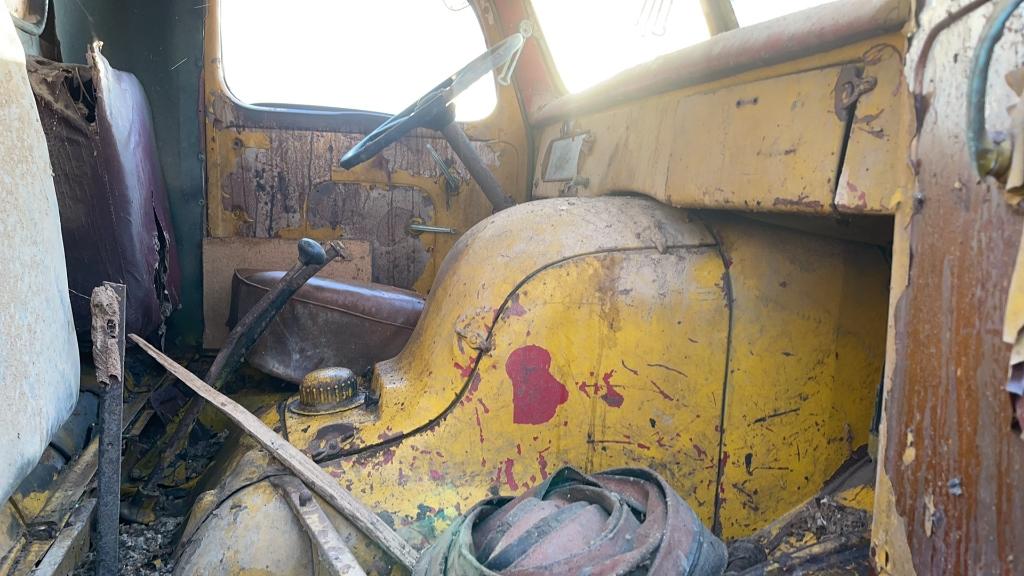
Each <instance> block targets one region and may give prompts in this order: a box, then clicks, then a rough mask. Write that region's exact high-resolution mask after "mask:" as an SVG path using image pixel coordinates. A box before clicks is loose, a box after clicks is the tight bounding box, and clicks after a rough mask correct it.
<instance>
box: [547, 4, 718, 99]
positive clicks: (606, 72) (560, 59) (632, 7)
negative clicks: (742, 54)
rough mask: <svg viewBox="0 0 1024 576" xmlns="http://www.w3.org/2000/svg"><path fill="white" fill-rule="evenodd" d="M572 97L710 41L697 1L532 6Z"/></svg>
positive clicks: (702, 13)
mask: <svg viewBox="0 0 1024 576" xmlns="http://www.w3.org/2000/svg"><path fill="white" fill-rule="evenodd" d="M533 9H534V12H535V13H536V15H537V20H538V23H539V25H540V27H541V29H542V30H543V31H544V40H545V41H546V42H547V45H548V49H549V50H550V52H551V57H552V58H553V59H554V61H555V66H556V67H557V68H558V72H559V74H560V75H561V77H562V82H563V83H564V84H565V87H566V89H567V90H568V91H569V92H579V91H581V90H584V89H586V88H589V87H591V86H593V85H594V84H597V83H599V82H601V81H602V80H606V79H608V78H610V77H612V76H614V75H615V74H616V73H618V72H621V71H623V70H625V69H627V68H631V67H633V66H636V65H637V64H641V63H643V62H647V61H648V60H653V59H654V58H656V57H658V56H660V55H662V54H667V53H669V52H675V51H676V50H679V49H680V48H684V47H686V46H689V45H691V44H696V43H697V42H700V41H701V40H705V39H707V38H708V36H709V35H708V26H707V22H705V20H704V12H703V10H702V9H701V7H700V2H698V0H675V1H673V0H533Z"/></svg>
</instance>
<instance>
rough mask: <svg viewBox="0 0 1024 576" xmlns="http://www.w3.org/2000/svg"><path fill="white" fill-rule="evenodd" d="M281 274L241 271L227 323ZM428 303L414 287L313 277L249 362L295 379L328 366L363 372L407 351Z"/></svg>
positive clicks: (248, 359) (285, 310)
mask: <svg viewBox="0 0 1024 576" xmlns="http://www.w3.org/2000/svg"><path fill="white" fill-rule="evenodd" d="M282 274H283V272H279V271H254V270H237V271H236V272H235V276H234V278H233V279H232V287H231V291H232V296H231V314H230V317H229V318H228V325H229V326H234V324H235V322H236V319H237V318H238V317H239V316H240V315H242V314H244V313H245V312H246V311H247V310H248V309H249V308H250V307H252V306H253V304H254V303H255V302H256V301H257V300H258V299H259V298H260V297H261V296H262V295H263V294H264V293H266V291H267V290H268V289H269V287H270V286H271V285H273V283H274V282H276V281H277V280H278V279H279V278H280V277H281V275H282ZM423 302H424V301H423V297H422V296H420V295H418V294H416V293H414V292H409V291H406V290H399V289H397V288H391V287H388V286H382V285H379V284H363V283H357V282H338V281H335V280H328V279H325V278H312V279H310V281H309V282H307V283H306V285H305V286H303V287H302V288H300V289H299V290H298V292H296V294H295V296H294V297H293V298H292V300H291V301H290V302H289V303H288V304H287V305H285V307H284V309H283V310H282V311H281V313H280V314H279V315H278V316H277V318H276V319H275V320H274V322H273V323H271V325H270V327H269V328H268V329H267V332H266V334H264V336H263V337H262V338H261V339H260V341H259V342H257V344H256V346H255V347H254V348H253V350H252V352H251V353H250V354H249V356H248V357H247V361H248V362H249V363H250V364H252V365H253V366H255V367H257V368H259V369H260V370H263V371H264V372H266V373H268V374H271V375H273V376H276V377H278V378H281V379H283V380H287V381H289V382H294V383H296V384H298V383H299V382H301V381H302V379H303V377H305V375H306V374H307V373H309V372H310V371H311V370H315V369H317V368H322V367H325V366H344V367H346V368H349V369H351V370H352V371H353V372H355V373H356V374H362V373H363V372H365V371H366V370H367V369H368V368H369V367H370V366H372V365H373V364H374V363H376V362H379V361H381V360H386V359H388V358H391V357H392V356H394V355H396V354H398V352H400V351H401V350H402V347H404V346H405V343H406V341H407V340H408V339H409V336H410V335H411V334H412V330H413V328H414V327H415V326H416V322H417V321H418V320H419V317H420V313H421V312H422V311H423Z"/></svg>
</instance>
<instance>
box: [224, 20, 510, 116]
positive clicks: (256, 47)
mask: <svg viewBox="0 0 1024 576" xmlns="http://www.w3.org/2000/svg"><path fill="white" fill-rule="evenodd" d="M447 2H448V3H447V4H445V0H289V1H288V2H280V1H278V0H221V2H220V4H221V10H220V13H221V50H222V52H223V57H224V77H225V81H226V82H227V85H228V88H230V89H231V92H232V94H234V95H235V97H237V98H238V99H240V100H241V101H243V102H246V103H248V104H268V103H277V104H305V105H313V106H331V107H339V108H351V109H355V110H369V111H373V112H386V113H395V112H398V111H400V110H402V109H403V108H405V107H406V106H408V105H410V104H412V103H413V101H415V100H416V99H417V98H419V97H420V96H422V95H423V94H425V93H426V92H427V91H428V90H430V89H431V88H433V87H434V86H436V85H437V84H438V83H440V82H441V81H442V80H444V79H445V78H447V77H448V76H450V75H451V74H454V73H455V72H456V71H458V70H459V69H460V68H462V67H463V66H465V65H466V64H468V63H469V61H470V60H472V59H473V58H475V57H477V56H478V55H480V54H481V53H482V52H483V51H484V50H486V49H487V47H486V45H485V44H484V38H483V33H482V32H481V30H480V24H479V23H478V22H477V19H476V15H475V14H474V13H473V10H472V9H471V8H469V7H468V6H467V5H466V3H465V0H447ZM460 6H461V7H462V9H459V8H460ZM494 104H495V91H494V81H493V79H492V77H491V76H485V77H484V78H483V79H481V81H480V82H477V83H476V84H475V85H474V86H472V87H471V88H470V89H469V90H467V91H466V92H464V93H463V94H462V96H461V97H460V98H459V99H458V100H456V109H457V111H458V115H459V119H460V120H474V119H479V118H483V117H485V116H487V115H488V114H490V112H491V110H493V109H494Z"/></svg>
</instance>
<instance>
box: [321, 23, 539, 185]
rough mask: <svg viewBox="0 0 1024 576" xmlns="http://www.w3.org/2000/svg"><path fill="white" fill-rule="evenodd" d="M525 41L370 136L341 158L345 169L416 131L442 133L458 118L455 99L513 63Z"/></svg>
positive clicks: (487, 58) (515, 38)
mask: <svg viewBox="0 0 1024 576" xmlns="http://www.w3.org/2000/svg"><path fill="white" fill-rule="evenodd" d="M524 42H525V37H524V36H523V35H522V34H520V33H516V34H513V35H511V36H509V37H508V38H506V39H504V40H502V41H501V42H499V43H498V44H496V45H494V46H492V47H491V48H490V49H488V50H487V51H486V52H484V53H483V54H481V55H480V56H477V57H476V58H475V59H473V61H472V62H470V63H469V64H467V65H466V66H464V67H463V68H462V69H461V70H459V71H458V72H456V73H455V74H452V75H451V76H449V77H448V78H446V79H445V80H444V81H443V82H441V83H440V84H438V85H437V86H435V87H434V88H432V89H431V90H430V91H429V92H427V93H426V94H425V95H424V96H423V97H421V98H419V99H418V100H416V102H415V103H413V104H412V105H411V106H409V107H408V108H406V109H405V110H402V111H401V112H399V113H398V114H395V115H394V116H392V117H391V118H388V119H387V120H385V121H384V123H383V124H381V125H380V126H378V127H377V128H376V129H375V130H374V131H373V132H370V133H369V134H367V135H366V137H365V138H363V139H362V140H360V141H359V143H358V144H356V145H355V146H353V147H352V149H350V150H349V151H348V152H346V153H345V155H344V156H342V157H341V167H342V168H345V169H347V170H350V169H352V168H355V167H356V166H358V165H360V164H362V163H363V162H366V161H367V160H369V159H370V158H373V157H374V156H376V155H377V154H379V153H380V152H381V151H383V150H384V149H385V148H387V147H388V146H390V145H391V144H393V143H395V142H396V141H397V140H398V139H400V138H401V137H403V136H405V135H406V134H408V133H409V132H411V131H412V130H414V129H416V128H433V129H435V130H438V131H440V130H442V129H443V128H444V127H445V126H447V125H448V124H450V123H451V122H452V120H453V119H454V118H453V115H452V113H451V111H450V110H449V105H450V104H451V102H452V100H454V99H455V98H456V97H457V96H458V95H459V94H461V93H462V92H464V91H465V90H466V89H467V88H469V87H470V86H472V85H473V84H474V83H476V81H477V80H479V79H480V78H483V77H484V75H486V74H488V73H490V72H492V71H494V70H495V69H497V68H498V67H499V66H502V65H503V64H506V63H508V62H510V61H511V60H512V58H513V57H515V56H516V55H517V54H518V53H519V51H520V50H521V49H522V47H523V43H524Z"/></svg>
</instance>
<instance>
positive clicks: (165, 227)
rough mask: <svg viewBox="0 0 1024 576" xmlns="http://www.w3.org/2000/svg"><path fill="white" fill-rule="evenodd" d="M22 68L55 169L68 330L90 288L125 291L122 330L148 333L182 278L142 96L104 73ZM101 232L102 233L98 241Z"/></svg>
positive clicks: (97, 59) (82, 323) (84, 323)
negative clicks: (112, 285) (118, 285)
mask: <svg viewBox="0 0 1024 576" xmlns="http://www.w3.org/2000/svg"><path fill="white" fill-rule="evenodd" d="M90 58H91V59H92V62H93V64H92V66H81V65H67V64H60V63H56V62H51V61H48V60H43V59H39V58H33V59H30V60H29V61H28V70H29V79H30V80H31V82H32V88H33V91H34V92H35V97H36V104H37V106H38V108H39V113H40V117H41V120H42V124H43V131H44V132H45V133H46V138H47V145H48V148H49V152H50V163H51V165H52V167H53V174H54V183H55V186H56V189H57V200H58V204H59V205H60V212H61V231H62V234H63V238H64V251H65V253H66V256H67V262H68V281H69V287H70V289H71V304H72V310H73V312H74V316H75V324H76V326H77V327H78V331H79V333H80V335H81V336H82V337H83V338H84V337H87V335H88V331H89V298H88V294H90V293H91V292H92V289H93V288H94V287H96V286H99V285H100V284H101V283H102V282H104V281H108V280H112V281H117V282H122V283H124V284H125V285H126V286H127V288H128V299H129V300H128V309H127V312H128V330H129V331H131V332H137V333H142V334H148V333H150V332H152V331H153V330H155V329H156V328H157V327H158V326H160V324H161V323H162V321H163V319H164V318H165V317H166V316H167V315H169V314H170V313H171V311H173V309H174V308H175V307H177V305H178V295H179V282H180V280H179V269H178V259H177V248H176V245H175V241H174V232H173V227H172V226H171V221H170V216H169V208H168V204H167V196H166V191H165V188H164V180H163V174H162V173H161V168H160V164H159V160H158V157H157V151H156V141H155V136H154V133H153V125H152V123H151V119H150V113H149V106H148V104H147V101H146V95H145V93H144V92H143V90H142V86H141V85H140V84H139V82H138V80H137V79H136V78H135V76H133V75H131V74H128V73H125V72H120V71H117V70H114V69H112V68H110V65H109V64H108V63H107V61H106V60H105V59H104V58H103V56H102V55H101V54H99V53H98V52H93V53H92V54H91V56H90ZM101 231H102V233H101Z"/></svg>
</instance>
